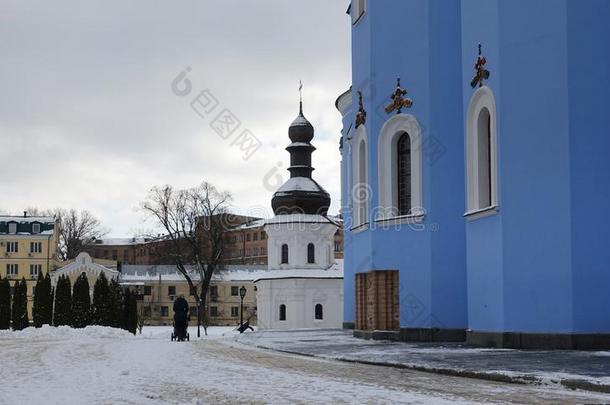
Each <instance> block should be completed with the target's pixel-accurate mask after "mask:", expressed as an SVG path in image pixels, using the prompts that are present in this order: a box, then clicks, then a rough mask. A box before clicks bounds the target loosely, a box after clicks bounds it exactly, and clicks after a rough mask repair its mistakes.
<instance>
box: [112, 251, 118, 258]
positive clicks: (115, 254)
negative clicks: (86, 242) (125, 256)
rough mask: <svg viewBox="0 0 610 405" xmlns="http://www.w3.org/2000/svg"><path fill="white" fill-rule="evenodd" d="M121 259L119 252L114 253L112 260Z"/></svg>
mask: <svg viewBox="0 0 610 405" xmlns="http://www.w3.org/2000/svg"><path fill="white" fill-rule="evenodd" d="M118 257H119V252H118V251H117V250H113V251H112V260H116V259H117V258H118Z"/></svg>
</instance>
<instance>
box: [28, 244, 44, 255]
mask: <svg viewBox="0 0 610 405" xmlns="http://www.w3.org/2000/svg"><path fill="white" fill-rule="evenodd" d="M30 253H42V242H30Z"/></svg>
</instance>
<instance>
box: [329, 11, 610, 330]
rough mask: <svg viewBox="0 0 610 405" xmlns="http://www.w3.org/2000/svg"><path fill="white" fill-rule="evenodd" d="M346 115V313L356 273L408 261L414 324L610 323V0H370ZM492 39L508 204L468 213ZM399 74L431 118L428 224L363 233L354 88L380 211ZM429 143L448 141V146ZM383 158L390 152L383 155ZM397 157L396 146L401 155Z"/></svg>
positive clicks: (491, 83)
mask: <svg viewBox="0 0 610 405" xmlns="http://www.w3.org/2000/svg"><path fill="white" fill-rule="evenodd" d="M366 7H367V8H366V13H365V15H364V16H363V17H362V18H361V19H360V21H359V22H358V23H357V24H356V25H354V26H353V27H352V66H353V70H352V82H353V84H352V88H353V103H352V106H351V109H350V110H349V111H347V112H346V113H345V115H344V117H343V126H344V130H343V132H342V136H343V148H342V150H341V153H342V168H341V171H342V201H343V211H342V214H343V216H344V220H345V224H346V230H345V290H344V291H345V305H344V308H345V321H347V322H353V321H354V319H355V298H354V277H355V274H356V273H359V272H366V271H370V270H381V269H398V270H399V272H400V273H399V280H400V324H401V327H403V328H410V327H423V328H462V329H467V328H468V329H472V330H476V331H495V332H498V331H510V332H526V333H527V332H531V333H536V332H549V333H608V332H610V268H609V267H610V210H609V209H608V208H610V158H608V155H609V152H610V45H608V44H609V43H610V24H609V23H608V21H610V2H609V1H607V0H587V1H586V2H583V1H578V0H537V1H535V2H532V1H528V0H511V1H504V0H459V1H458V0H456V1H446V0H402V1H400V2H397V1H390V0H376V1H368V2H367V6H366ZM478 43H482V46H483V53H484V55H485V56H486V58H487V61H488V63H487V66H486V67H487V69H488V70H490V72H491V77H490V78H489V80H487V81H486V82H485V85H486V86H487V87H488V88H489V89H491V91H492V92H493V96H494V99H495V104H496V109H497V110H496V119H497V125H496V129H497V155H496V156H497V162H498V170H497V173H498V179H497V189H498V200H497V202H498V211H497V212H496V213H494V214H493V215H490V216H486V217H482V218H476V219H472V218H470V219H466V218H465V217H464V213H465V212H466V211H467V209H466V174H465V173H466V164H467V162H466V150H465V131H466V129H465V128H466V116H467V111H468V107H469V104H470V102H471V98H472V96H473V94H474V92H475V90H474V89H472V88H471V87H470V80H471V79H472V77H473V75H474V69H473V65H474V62H475V60H476V57H477V45H478ZM397 76H400V77H401V79H402V85H403V87H404V88H406V89H407V90H408V91H409V95H408V96H409V97H410V98H412V99H413V101H414V105H413V107H412V108H410V109H408V110H405V111H404V112H406V113H408V114H412V115H413V116H414V117H415V118H416V119H417V120H418V123H419V125H420V126H421V128H422V136H423V138H422V139H423V143H422V145H423V146H422V150H423V165H422V179H423V187H422V191H423V197H422V199H423V207H424V209H425V211H426V215H425V218H424V220H423V222H422V223H421V224H418V225H417V226H405V225H402V226H401V227H400V229H396V228H395V227H386V228H383V227H380V226H379V225H375V221H374V218H372V219H371V221H369V222H370V223H371V225H370V226H369V227H368V229H364V230H361V229H360V230H359V231H358V232H352V231H350V229H349V228H350V225H351V224H353V222H352V218H351V205H350V201H351V198H350V194H351V171H352V170H351V165H352V156H351V152H352V147H353V145H352V144H351V143H350V140H351V139H352V137H353V136H354V134H355V130H354V126H355V125H354V119H355V113H356V112H357V108H358V106H357V96H356V94H355V93H356V91H357V90H362V91H363V95H364V105H365V108H366V110H367V120H366V124H365V127H366V132H367V137H368V157H369V167H368V170H369V171H368V179H369V184H370V186H371V190H372V195H371V201H370V205H371V212H373V214H372V215H373V216H374V212H375V207H376V206H378V200H379V195H378V190H379V184H378V178H377V177H378V167H379V162H378V137H379V132H380V130H381V128H382V126H383V125H384V123H385V122H386V121H387V120H388V119H389V118H391V116H392V115H391V114H386V113H385V111H384V110H383V107H384V106H385V105H386V104H388V103H389V101H390V100H389V96H390V94H391V93H392V91H393V89H394V85H395V80H396V77H397ZM431 145H436V146H437V147H438V146H439V145H440V147H441V151H442V153H440V154H439V153H438V149H436V148H433V147H432V146H431ZM384 158H385V157H384ZM388 158H389V157H388Z"/></svg>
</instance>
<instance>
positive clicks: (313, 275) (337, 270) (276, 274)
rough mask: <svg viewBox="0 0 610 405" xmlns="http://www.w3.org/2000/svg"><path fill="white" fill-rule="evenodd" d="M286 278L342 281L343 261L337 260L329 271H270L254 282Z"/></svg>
mask: <svg viewBox="0 0 610 405" xmlns="http://www.w3.org/2000/svg"><path fill="white" fill-rule="evenodd" d="M286 278H298V279H304V278H307V279H342V278H343V259H337V260H335V263H334V264H333V265H332V266H331V267H330V268H329V269H327V270H310V269H296V270H270V271H268V272H266V273H264V274H261V275H260V276H259V277H258V278H256V279H255V280H254V282H255V283H256V282H258V281H261V280H278V279H286Z"/></svg>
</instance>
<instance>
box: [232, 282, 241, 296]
mask: <svg viewBox="0 0 610 405" xmlns="http://www.w3.org/2000/svg"><path fill="white" fill-rule="evenodd" d="M238 295H239V287H238V286H235V285H232V286H231V296H232V297H237V296H238Z"/></svg>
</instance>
